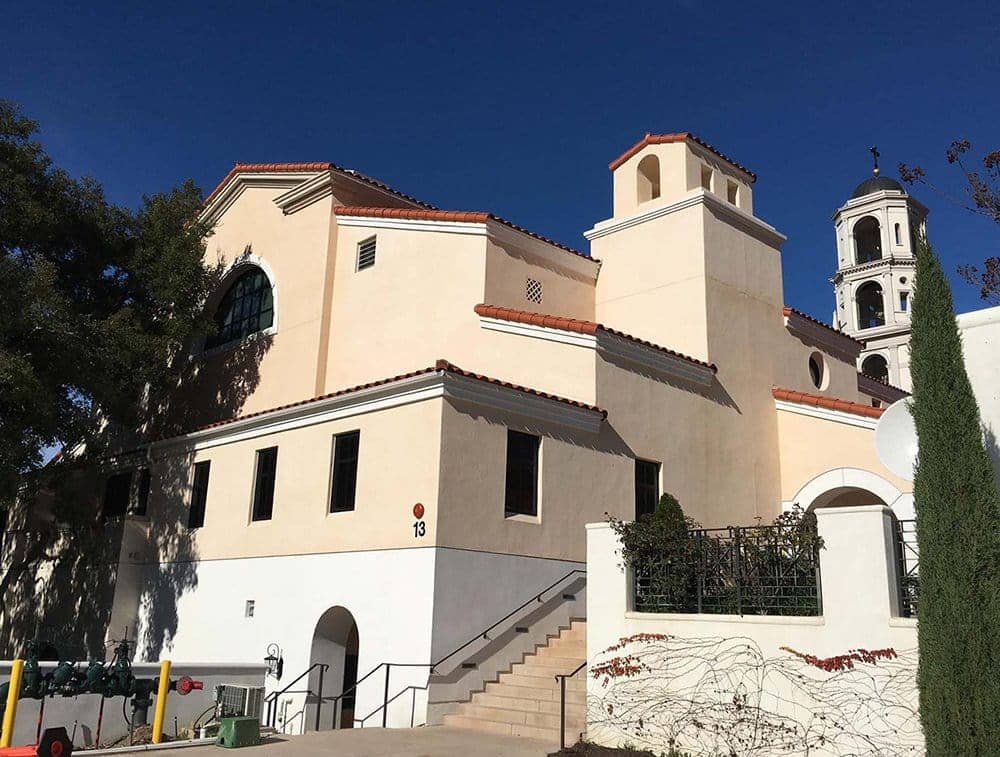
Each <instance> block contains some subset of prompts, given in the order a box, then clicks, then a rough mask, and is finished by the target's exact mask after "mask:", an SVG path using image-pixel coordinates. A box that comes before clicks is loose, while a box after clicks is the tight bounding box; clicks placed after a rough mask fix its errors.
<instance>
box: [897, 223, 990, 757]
mask: <svg viewBox="0 0 1000 757" xmlns="http://www.w3.org/2000/svg"><path fill="white" fill-rule="evenodd" d="M916 286H917V288H918V290H919V292H920V296H919V297H918V298H916V299H915V300H914V304H913V335H912V342H911V344H912V348H911V349H912V357H911V362H910V371H911V374H912V377H913V416H914V420H915V423H916V428H917V436H918V438H919V440H920V453H919V459H918V462H917V468H916V475H915V478H914V497H915V501H916V511H917V538H918V541H919V543H920V623H919V625H918V641H919V647H920V669H919V671H918V683H919V687H920V717H921V721H922V723H923V727H924V733H925V736H926V739H927V751H928V754H930V755H955V754H968V755H986V754H997V752H998V750H1000V497H998V495H997V491H996V488H995V486H994V479H993V467H992V464H991V461H990V457H989V455H988V454H987V452H986V449H985V447H984V444H983V436H982V427H981V425H980V418H979V408H978V406H977V405H976V401H975V398H974V396H973V394H972V388H971V386H970V385H969V379H968V376H967V375H966V372H965V364H964V362H963V358H962V344H961V341H960V340H959V334H958V327H957V326H956V323H955V316H954V312H953V304H952V295H951V288H950V287H949V285H948V281H947V278H946V277H945V275H944V273H943V271H942V270H941V265H940V262H939V261H938V259H937V257H936V256H935V254H934V251H933V250H932V249H931V247H930V245H929V244H928V243H927V241H926V240H920V242H919V244H918V251H917V268H916Z"/></svg>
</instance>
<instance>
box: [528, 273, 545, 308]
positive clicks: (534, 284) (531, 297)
mask: <svg viewBox="0 0 1000 757" xmlns="http://www.w3.org/2000/svg"><path fill="white" fill-rule="evenodd" d="M524 297H525V299H526V300H528V302H535V303H538V304H541V302H542V282H540V281H538V280H537V279H530V278H529V279H528V280H527V282H525V285H524Z"/></svg>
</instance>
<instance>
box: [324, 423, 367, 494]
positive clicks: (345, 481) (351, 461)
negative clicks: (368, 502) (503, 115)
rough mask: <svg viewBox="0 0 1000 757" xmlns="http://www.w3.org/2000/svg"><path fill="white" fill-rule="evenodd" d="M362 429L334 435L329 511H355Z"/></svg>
mask: <svg viewBox="0 0 1000 757" xmlns="http://www.w3.org/2000/svg"><path fill="white" fill-rule="evenodd" d="M360 454H361V431H360V430H355V431H345V432H343V433H341V434H336V435H335V436H334V437H333V450H332V452H331V462H330V501H329V503H328V510H327V512H330V513H349V512H353V511H354V509H355V505H356V500H357V492H358V461H359V458H360Z"/></svg>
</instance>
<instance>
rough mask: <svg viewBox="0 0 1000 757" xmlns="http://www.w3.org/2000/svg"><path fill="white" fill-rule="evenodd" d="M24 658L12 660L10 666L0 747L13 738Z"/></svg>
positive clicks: (8, 744) (7, 743) (6, 744)
mask: <svg viewBox="0 0 1000 757" xmlns="http://www.w3.org/2000/svg"><path fill="white" fill-rule="evenodd" d="M23 670H24V660H14V664H13V665H11V666H10V689H9V690H8V691H7V709H6V710H4V712H3V732H2V733H0V747H8V746H10V742H11V741H12V740H13V739H14V716H15V714H16V713H17V699H18V697H19V696H21V672H22V671H23Z"/></svg>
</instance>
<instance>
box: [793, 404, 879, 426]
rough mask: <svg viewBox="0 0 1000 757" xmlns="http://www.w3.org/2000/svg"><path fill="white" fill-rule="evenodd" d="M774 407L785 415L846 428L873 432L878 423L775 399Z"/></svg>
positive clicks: (870, 419) (848, 414)
mask: <svg viewBox="0 0 1000 757" xmlns="http://www.w3.org/2000/svg"><path fill="white" fill-rule="evenodd" d="M774 407H775V408H776V409H777V410H783V411H784V412H786V413H795V414H796V415H805V416H807V417H809V418H817V419H819V420H823V421H830V422H832V423H843V424H845V425H847V426H857V427H858V428H864V429H868V430H869V431H874V430H875V426H876V425H877V424H878V421H877V420H876V419H875V418H866V417H864V416H860V415H854V414H853V413H845V412H843V411H840V410H828V409H827V408H825V407H814V406H813V405H800V404H799V403H797V402H788V401H787V400H779V399H775V401H774Z"/></svg>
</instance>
